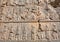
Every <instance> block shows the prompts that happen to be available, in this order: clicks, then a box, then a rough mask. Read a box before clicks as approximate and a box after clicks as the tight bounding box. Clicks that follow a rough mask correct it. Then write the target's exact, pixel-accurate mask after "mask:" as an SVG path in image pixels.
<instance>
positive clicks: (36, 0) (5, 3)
mask: <svg viewBox="0 0 60 42" xmlns="http://www.w3.org/2000/svg"><path fill="white" fill-rule="evenodd" d="M59 2H60V1H59V0H57V1H56V0H55V1H54V0H53V1H52V0H46V1H45V0H0V7H1V9H0V14H1V16H0V17H1V18H0V20H1V21H27V20H28V21H30V20H37V21H38V20H43V21H45V20H53V21H55V20H60V14H59V13H60V12H59V11H60V10H59V9H58V7H59V6H57V7H56V8H55V7H54V6H56V5H57V4H59ZM54 3H56V5H55V4H54ZM56 9H57V10H58V12H57V10H56Z"/></svg>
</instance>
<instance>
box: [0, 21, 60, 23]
mask: <svg viewBox="0 0 60 42" xmlns="http://www.w3.org/2000/svg"><path fill="white" fill-rule="evenodd" d="M40 22H60V21H10V22H9V21H8V22H7V21H6V22H4V21H3V22H1V21H0V23H40Z"/></svg>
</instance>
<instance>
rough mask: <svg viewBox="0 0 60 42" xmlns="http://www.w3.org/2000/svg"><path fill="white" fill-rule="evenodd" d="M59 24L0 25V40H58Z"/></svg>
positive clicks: (59, 33) (59, 36)
mask: <svg viewBox="0 0 60 42" xmlns="http://www.w3.org/2000/svg"><path fill="white" fill-rule="evenodd" d="M59 39H60V23H59V22H56V23H54V22H49V23H0V40H59Z"/></svg>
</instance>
